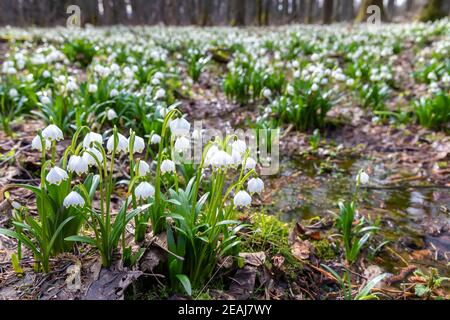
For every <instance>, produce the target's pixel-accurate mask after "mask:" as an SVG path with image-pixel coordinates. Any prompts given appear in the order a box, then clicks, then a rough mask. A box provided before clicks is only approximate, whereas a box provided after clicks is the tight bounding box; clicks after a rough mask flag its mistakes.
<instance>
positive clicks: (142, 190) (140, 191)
mask: <svg viewBox="0 0 450 320" xmlns="http://www.w3.org/2000/svg"><path fill="white" fill-rule="evenodd" d="M134 194H135V196H136V198H137V199H138V200H140V199H147V198H150V197H153V195H154V194H155V188H154V187H153V186H152V185H151V184H150V183H148V182H146V181H143V182H141V183H139V185H138V186H137V187H136V189H135V190H134Z"/></svg>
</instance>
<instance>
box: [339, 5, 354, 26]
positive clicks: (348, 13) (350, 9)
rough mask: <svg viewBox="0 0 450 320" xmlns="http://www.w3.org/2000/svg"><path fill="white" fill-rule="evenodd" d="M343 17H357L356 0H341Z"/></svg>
mask: <svg viewBox="0 0 450 320" xmlns="http://www.w3.org/2000/svg"><path fill="white" fill-rule="evenodd" d="M340 10H341V19H342V20H343V21H350V20H353V19H354V18H355V5H354V0H341V9H340Z"/></svg>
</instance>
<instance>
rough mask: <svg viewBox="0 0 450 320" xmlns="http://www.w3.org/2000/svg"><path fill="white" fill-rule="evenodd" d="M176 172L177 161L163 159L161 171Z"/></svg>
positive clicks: (163, 172)
mask: <svg viewBox="0 0 450 320" xmlns="http://www.w3.org/2000/svg"><path fill="white" fill-rule="evenodd" d="M166 172H175V163H174V162H173V161H172V160H167V159H166V160H163V162H162V163H161V173H162V174H165V173H166Z"/></svg>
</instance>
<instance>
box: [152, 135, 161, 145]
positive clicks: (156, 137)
mask: <svg viewBox="0 0 450 320" xmlns="http://www.w3.org/2000/svg"><path fill="white" fill-rule="evenodd" d="M160 141H161V136H160V135H159V134H156V133H154V134H152V136H151V138H150V143H151V144H158V143H159V142H160Z"/></svg>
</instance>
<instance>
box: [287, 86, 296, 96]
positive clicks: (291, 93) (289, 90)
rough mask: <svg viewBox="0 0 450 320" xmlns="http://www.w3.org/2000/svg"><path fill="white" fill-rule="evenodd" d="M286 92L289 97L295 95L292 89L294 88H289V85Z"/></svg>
mask: <svg viewBox="0 0 450 320" xmlns="http://www.w3.org/2000/svg"><path fill="white" fill-rule="evenodd" d="M286 91H287V93H288V94H290V95H291V96H293V95H294V94H295V89H294V87H293V86H291V85H288V86H287V88H286Z"/></svg>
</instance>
